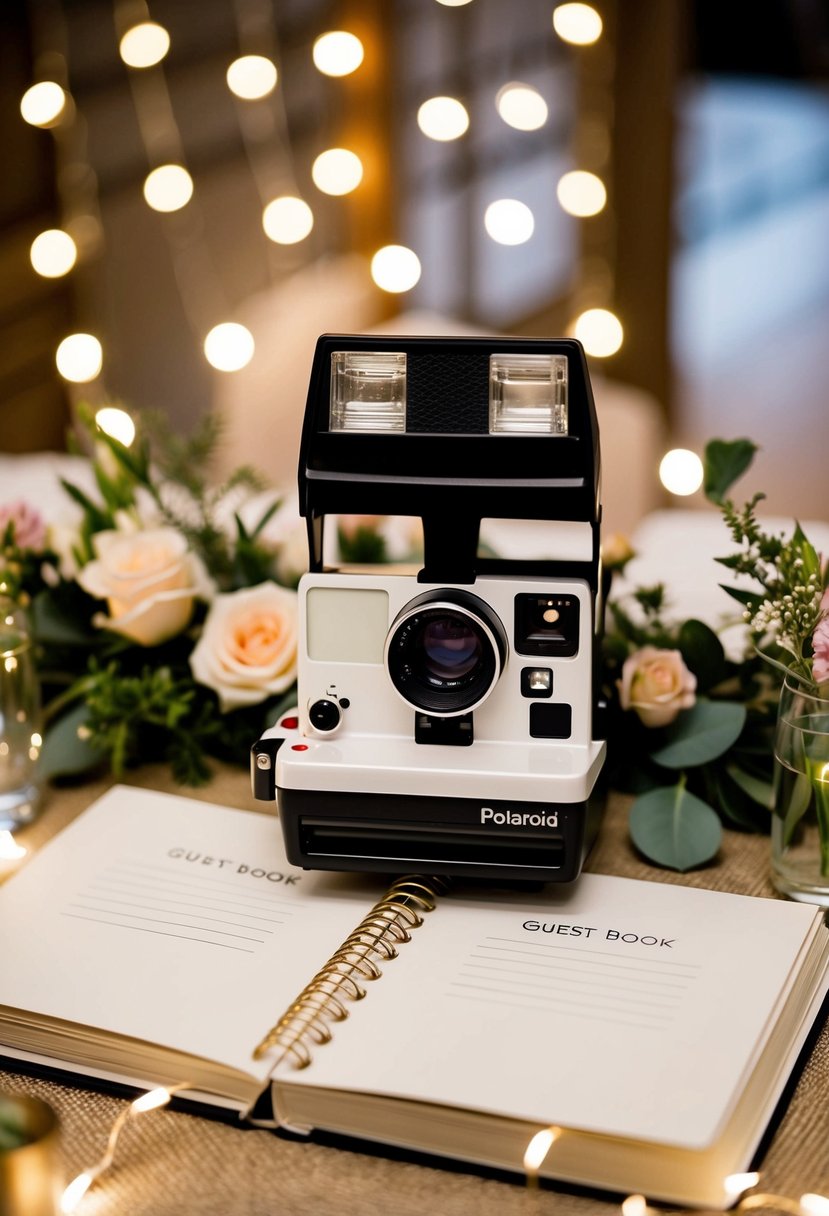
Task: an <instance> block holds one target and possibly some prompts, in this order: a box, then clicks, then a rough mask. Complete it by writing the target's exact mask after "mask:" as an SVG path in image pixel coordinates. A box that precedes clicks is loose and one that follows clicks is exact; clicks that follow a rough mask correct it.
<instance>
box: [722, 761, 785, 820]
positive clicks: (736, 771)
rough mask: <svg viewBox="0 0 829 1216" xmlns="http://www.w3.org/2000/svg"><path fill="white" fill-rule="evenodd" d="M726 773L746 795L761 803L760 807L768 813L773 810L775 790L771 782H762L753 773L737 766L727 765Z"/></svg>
mask: <svg viewBox="0 0 829 1216" xmlns="http://www.w3.org/2000/svg"><path fill="white" fill-rule="evenodd" d="M725 771H726V772H727V773H728V775H729V777H730V778H731V780H732V781H734V782H735V783H736V784H737V785H739V787H740V789H741V790H742V791H743V793H744V794H748V796H749V798H751V799H753V800H754V802H757V803H759V805H760V806H762V807H765V809H766V810H767V811H770V810H771V806H772V800H773V798H774V790H773V789H772V785H771V782H770V781H762V780H761V779H760V778H759V777H755V776H754V775H753V774H752V773H747V772H746V770H745V769H744V768H740V766H739V765H737V764H729V765H727V766H726V770H725Z"/></svg>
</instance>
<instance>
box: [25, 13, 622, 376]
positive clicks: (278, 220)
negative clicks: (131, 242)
mask: <svg viewBox="0 0 829 1216" xmlns="http://www.w3.org/2000/svg"><path fill="white" fill-rule="evenodd" d="M471 2H472V0H438V3H440V4H443V5H444V6H446V7H459V6H460V5H461V4H468V3H471ZM124 11H129V12H130V13H134V12H135V9H134V6H129V8H128V10H126V9H124V10H122V8H121V7H120V6H119V3H118V0H116V5H115V19H116V29H118V30H119V33H120V40H119V54H120V57H121V60H122V61H123V63H124V65H125V67H126V69H127V72H128V75H129V78H130V84H131V87H132V92H133V101H134V105H135V109H136V114H137V118H138V125H139V129H140V130H141V133H142V137H143V139H144V143H145V147H146V151H147V156H148V160H149V161H150V168H149V170H148V172H147V175H146V177H145V178H144V181H143V186H142V191H143V198H144V201H145V203H146V205H147V206H148V207H149V208H151V209H152V210H153V211H156V212H158V213H160V214H161V215H169V214H171V213H176V212H182V211H185V210H186V209H188V208H194V207H196V206H197V203H198V191H197V190H196V186H195V183H194V181H193V177H192V175H191V173H190V171H189V170H188V168H187V165H186V162H185V154H184V149H183V146H182V140H181V136H180V133H179V130H178V127H177V124H176V119H175V112H174V108H173V105H172V102H171V99H170V95H169V92H168V90H167V87H166V82H165V79H164V70H163V65H164V61H165V59H166V57H167V55H168V53H169V51H170V47H171V38H170V34H169V32H168V31H167V29H166V28H165V27H164V26H163V25H162V24H160V22H158V21H156V20H153V19H152V18H151V16H150V13H149V9H148V8H147V6H146V5H143V16H142V19H141V20H139V21H137V22H136V23H134V24H126V23H125V21H124V18H123V12H124ZM552 24H553V29H554V31H555V34H556V35H557V36H558V37H559V38H560V39H562V40H563V41H565V42H567V43H569V44H571V45H573V46H575V47H584V46H589V45H591V44H592V43H594V42H596V41H597V40H598V39H599V38H600V37H601V35H602V21H601V17H600V15H599V13H598V12H597V11H596V10H595V9H594V8H593V7H592V6H590V5H588V4H582V3H561V4H558V5H557V6H556V7H555V8H554V10H553V13H552ZM124 26H126V27H125V28H124ZM364 56H365V49H364V46H363V43H362V42H361V40H360V39H359V38H358V37H357V35H356V34H354V33H352V32H350V31H349V30H343V29H340V30H328V31H325V32H323V33H321V34H320V35H319V37H317V38H316V40H315V41H314V43H313V46H312V47H311V52H310V58H311V62H312V63H313V66H314V68H315V69H316V70H317V71H319V72H320V73H322V74H323V75H325V76H328V77H332V78H343V77H345V76H350V75H351V74H353V73H355V72H359V71H360V69H361V66H362V65H363V62H364ZM150 81H151V82H152V83H151V84H150V83H149V82H150ZM225 81H226V87H227V88H228V89H229V90H230V92H231V93H232V95H233V97H234V99H235V100H236V102H237V104H238V106H239V110H240V127H241V129H242V133H243V136H244V135H245V126H246V116H245V111H246V110H248V111H249V108H250V107H255V106H257V105H261V104H262V103H263V102H265V101H266V99H268V98H270V97H271V96H272V95H275V94H278V91H279V87H280V81H279V69H278V66H277V63H276V62H274V59H273V58H271V57H269V56H267V55H264V54H261V53H244V54H241V55H239V56H238V57H237V58H235V59H233V61H232V62H230V63H229V64H228V67H227V71H226V75H225ZM494 103H495V106H496V108H497V112H498V114H499V115H500V117H501V118H502V120H503V121H504V122H505V123H506V124H507V125H509V126H511V127H513V128H514V129H516V130H519V131H532V130H537V129H539V128H541V127H543V126H544V125H545V123H547V121H548V118H549V110H548V105H547V102H546V101H545V99H544V98H543V96H542V95H541V93H540V92H539V91H538V90H537V89H536V88H534V87H533V86H531V85H529V84H525V83H522V82H519V81H513V82H510V83H507V84H505V85H504V86H503V87H502V88H500V89H499V90H498V91H497V94H496V95H495V98H494ZM20 111H21V114H22V116H23V118H24V119H25V121H26V122H28V123H31V124H32V125H33V126H36V127H41V128H44V129H48V130H51V131H52V132H53V133H54V134H55V136H56V138H57V137H58V135H59V133H60V132H61V129H62V128H65V127H66V126H67V125H71V124H72V123H74V122H76V121H77V118H78V113H77V107H76V105H75V104H74V101H73V99H72V97H71V94H70V92H69V88H68V81H67V80H66V79H64V80H63V83H60V82H59V81H58V80H57V79H40V80H38V81H37V82H36V83H34V84H33V85H32V86H31V87H30V88H29V89H28V90H27V91H26V93H25V94H24V96H23V98H22V100H21V103H20ZM416 121H417V125H418V127H419V129H420V131H421V133H422V135H423V136H424V137H425V138H428V139H432V140H437V141H440V142H450V141H453V140H458V139H461V138H463V136H464V135H465V134H466V133H467V131H468V130H469V127H470V116H469V112H468V110H467V108H466V106H465V105H464V104H463V102H462V101H460V100H459V99H457V98H455V97H447V96H436V97H430V98H427V99H426V100H425V101H424V102H423V103H422V104H421V106H420V107H419V109H418V111H417V115H416ZM283 128H284V123H283ZM159 148H161V149H163V150H164V154H165V155H164V157H163V158H161V159H159V155H158V149H159ZM288 151H289V150H288V149H286V148H285V147H282V148H280V149H279V152H280V160H281V161H284V160H285V156H286V153H288ZM251 160H252V158H251ZM252 168H254V165H253V160H252ZM271 176H274V175H273V174H272V175H271ZM283 176H284V174H283ZM311 180H312V181H313V184H314V187H315V188H316V189H317V190H318V191H320V193H322V194H325V195H329V196H333V197H342V196H345V195H348V194H351V193H353V192H354V191H357V190H359V187H360V184H361V182H362V180H363V164H362V162H361V160H360V157H359V156H358V155H357V153H356V152H354V151H353V150H352V149H350V148H344V147H332V148H327V149H325V150H324V151H322V152H320V153H319V155H317V156H316V158H315V160H314V161H313V164H312V166H311ZM259 185H260V193H262V186H261V182H260V183H259ZM557 197H558V202H559V204H560V206H561V207H562V208H563V209H564V210H565V211H567V212H568V213H569V214H571V215H574V216H577V217H580V218H586V217H591V216H595V215H597V214H598V213H599V212H601V211H602V209H603V208H604V207H605V206H606V203H607V190H606V187H605V183H604V182H603V181H602V180H601V178H600V177H599V176H598V175H597V174H596V173H594V172H591V171H588V170H586V169H576V170H572V171H570V172H568V173H565V174H564V175H563V176H562V178H561V180H560V181H559V183H558V188H557ZM482 223H483V227H484V229H485V231H486V232H487V234H488V235H489V237H490V238H491V239H492V240H493V241H496V242H498V243H500V244H503V245H519V244H523V243H525V242H526V241H528V240H530V238H531V237H532V235H533V232H534V229H535V217H534V215H533V213H532V210H531V209H530V207H528V206H527V204H526V203H524V202H522V201H521V200H520V199H518V198H501V199H495V200H493V201H492V202H491V203H490V204H489V205H488V206H487V207H486V209H485V212H484V214H483V216H482ZM314 224H315V214H314V207H313V200H309V199H308V198H304V197H302V196H301V194H300V192H299V191H298V190H296V189H295V188H294V190H290V189H288V190H285V191H282V192H280V193H278V194H275V195H274V196H273V197H267V198H264V199H263V206H262V228H263V232H264V235H265V236H266V237H267V239H268V240H270V241H272V242H274V243H276V244H277V245H281V246H290V245H299V244H301V242H303V241H305V240H307V238H308V237H309V236H310V234H311V232H312V230H313V228H314ZM82 261H83V250H80V249H79V248H78V244H77V242H76V240H75V239H74V238H73V236H72V234H71V232H70V231H69V230H68V226H67V225H64V226H62V227H58V228H51V229H48V230H47V231H44V232H41V233H40V234H38V236H37V237H36V238H35V239H34V241H33V242H32V246H31V263H32V267H33V269H34V270H35V271H36V273H38V274H40V275H42V276H44V277H46V278H59V277H62V276H64V275H68V274H71V273H72V272H73V271H74V270H75V269H76V268H77V267H78V265H79V264H80V263H82ZM174 261H175V258H174ZM202 271H203V274H202V277H203V279H205V280H209V282H208V284H207V286H208V288H209V290H208V291H207V293H205V291H204V290H193V291H186V290H183V291H182V296H183V298H185V297H187V296H189V297H191V298H194V299H203V298H204V297H205V294H206V295H207V297H208V298H211V297H212V298H218V296H219V294H220V293H219V292H218V291H217V290H216V285H217V282H218V276H216V275H215V274H211V273H209V268H206V267H202ZM421 274H422V267H421V262H420V259H419V257H418V255H417V252H416V251H415V250H414V249H410V248H408V247H406V246H403V245H386V246H384V247H382V248H380V249H378V250H377V251H376V252H375V253H374V255H373V257H372V258H371V276H372V278H373V280H374V282H375V284H376V285H377V286H378V287H379V288H380V289H381V290H383V291H385V292H389V293H393V294H400V293H405V292H408V291H410V290H411V289H412V288H413V287H415V285H416V284H417V283H418V282H419V280H420V278H421ZM177 277H179V278H181V276H179V275H178V272H177ZM179 286H180V287H182V288H183V287H185V284H183V283H182V282H181V281H180V283H179ZM191 286H192V284H191ZM185 306H186V302H185ZM191 323H192V318H191ZM193 327H194V328H196V326H195V324H194V325H193ZM572 332H573V333H574V334H575V336H576V337H578V338H580V340H581V341H582V342H583V343H584V345H585V348H586V349H587V350H588V353H590V354H592V355H595V356H599V357H602V356H607V355H610V354H613V353H615V351H616V350H618V349H619V347H620V346H621V343H622V340H623V331H622V326H621V323H620V322H619V320H618V318H617V317H616V316H615V315H614V314H613V313H612V312H611V311H610V310H609V309H604V308H592V309H587V310H585V311H584V312H583V313H582V314H581V315H580V316H579V317H577V318H575V319H574V322H573V326H572ZM201 336H202V346H203V351H204V356H205V358H206V359H207V361H208V363H210V364H211V366H213V367H214V368H216V369H217V370H219V371H222V372H227V373H232V372H235V371H239V370H241V368H243V367H245V366H246V365H247V364H248V363H249V362H250V360H251V359H252V358H254V357H255V344H254V340H253V336H252V335H251V333H250V331H249V330H247V329H246V328H245V327H244V326H242V325H240V324H239V323H238V322H235V321H233V320H232V318H230V317H229V318H228V319H226V320H222V321H218V322H217V323H214V324H212V325H211V326H210V327H209V328H208V329H207V330H205V331H204V332H203V334H202V335H201ZM55 358H56V365H57V369H58V372H59V373H60V375H61V376H62V377H63V378H64V379H65V380H66V381H68V382H70V383H72V384H88V383H89V382H91V381H94V380H96V379H98V377H100V376H101V375H102V371H103V368H104V363H105V358H104V350H103V345H102V342H101V338H100V337H99V336H98V335H96V334H93V333H73V334H69V335H67V336H66V337H65V338H64V339H63V340H62V341H61V342H60V343H59V345H58V347H57V350H56V355H55Z"/></svg>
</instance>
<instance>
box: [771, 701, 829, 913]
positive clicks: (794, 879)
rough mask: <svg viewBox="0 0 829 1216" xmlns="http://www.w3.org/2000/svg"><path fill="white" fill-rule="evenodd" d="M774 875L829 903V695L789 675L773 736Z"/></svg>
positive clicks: (792, 892)
mask: <svg viewBox="0 0 829 1216" xmlns="http://www.w3.org/2000/svg"><path fill="white" fill-rule="evenodd" d="M771 833H772V835H771V849H772V881H773V882H774V885H775V887H776V888H777V889H778V891H781V892H783V894H784V895H788V896H789V897H790V898H791V899H798V900H802V901H804V902H806V903H816V904H821V905H822V906H823V907H829V697H821V696H817V695H814V694H812V693H809V692H807V691H805V690H804V688H803V686H802V685H799V684H797V682H795V681H793V680H787V681H786V682H785V683H784V685H783V688H782V690H781V693H780V705H779V708H778V713H777V729H776V732H775V742H774V803H773V808H772V827H771Z"/></svg>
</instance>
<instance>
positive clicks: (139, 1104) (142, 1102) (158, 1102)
mask: <svg viewBox="0 0 829 1216" xmlns="http://www.w3.org/2000/svg"><path fill="white" fill-rule="evenodd" d="M172 1096H173V1095H172V1094H171V1093H170V1091H169V1089H165V1088H164V1087H163V1086H160V1087H159V1088H158V1089H148V1090H147V1092H146V1093H145V1094H142V1095H141V1097H140V1098H136V1099H135V1101H134V1102H131V1103H130V1109H131V1110H132V1111H133V1112H134V1113H135V1114H136V1115H139V1114H141V1112H142V1111H145V1110H157V1108H158V1107H159V1106H166V1105H167V1103H168V1102H169V1101H170V1099H171V1098H172Z"/></svg>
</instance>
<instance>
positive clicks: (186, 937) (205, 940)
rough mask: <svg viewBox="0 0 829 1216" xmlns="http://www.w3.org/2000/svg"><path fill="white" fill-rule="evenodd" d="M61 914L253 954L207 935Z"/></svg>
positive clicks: (243, 947) (74, 918)
mask: <svg viewBox="0 0 829 1216" xmlns="http://www.w3.org/2000/svg"><path fill="white" fill-rule="evenodd" d="M61 916H69V917H71V918H72V919H73V920H89V921H93V922H95V923H97V924H100V925H115V927H116V928H118V929H131V930H133V931H135V932H137V933H154V934H156V935H157V936H158V937H178V938H181V940H182V941H185V942H199V943H201V944H202V945H205V946H219V947H220V949H222V950H238V951H240V952H242V953H243V954H255V953H256V951H255V950H250V949H248V947H247V946H233V945H231V944H230V942H214V941H211V940H210V938H207V937H191V936H190V935H189V934H187V933H166V932H165V931H164V930H163V929H147V928H145V927H144V926H143V925H124V924H119V922H117V921H108V920H102V919H101V918H100V917H97V916H80V915H78V913H77V912H62V913H61Z"/></svg>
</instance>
